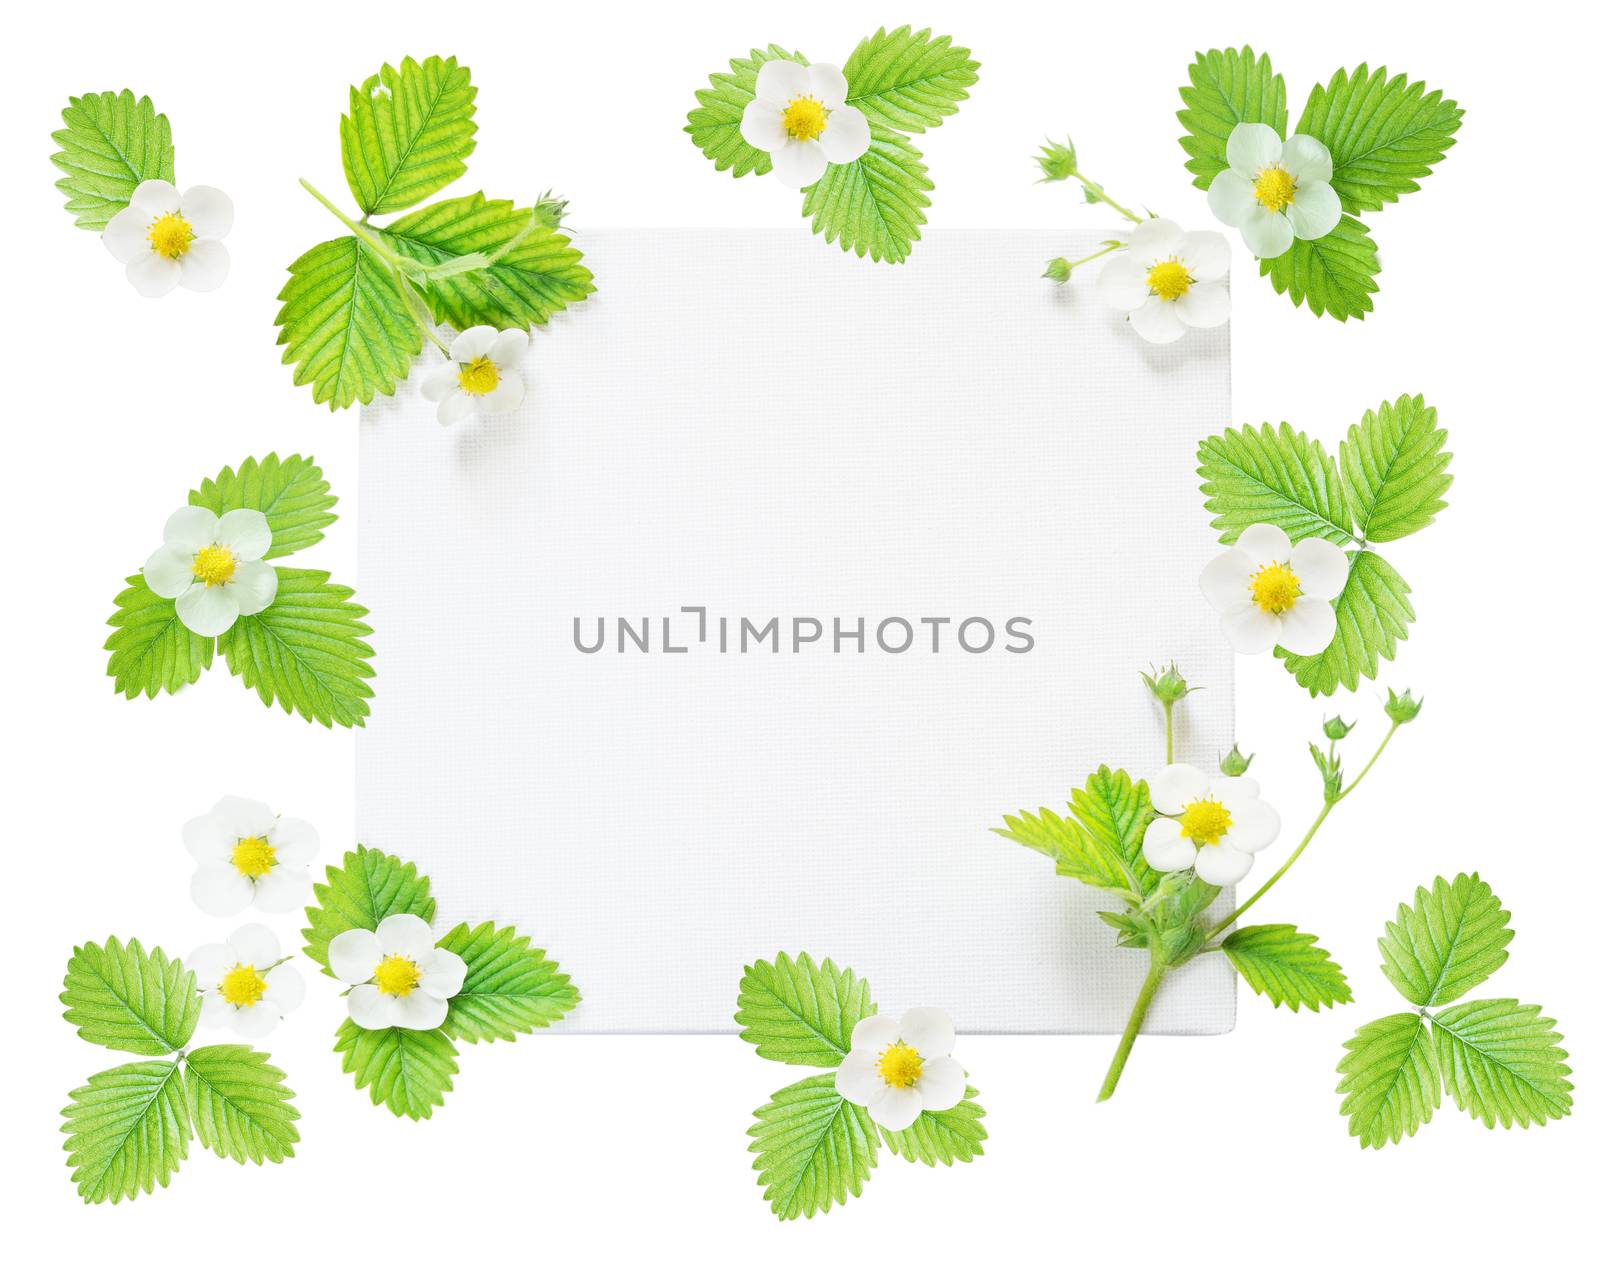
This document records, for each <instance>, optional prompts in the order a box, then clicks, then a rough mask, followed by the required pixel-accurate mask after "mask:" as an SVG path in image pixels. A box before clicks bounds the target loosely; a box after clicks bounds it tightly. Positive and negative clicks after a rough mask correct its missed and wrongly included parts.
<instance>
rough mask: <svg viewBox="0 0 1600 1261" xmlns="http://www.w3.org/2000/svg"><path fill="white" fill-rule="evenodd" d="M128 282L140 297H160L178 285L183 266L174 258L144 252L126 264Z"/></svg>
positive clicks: (181, 276) (181, 277)
mask: <svg viewBox="0 0 1600 1261" xmlns="http://www.w3.org/2000/svg"><path fill="white" fill-rule="evenodd" d="M127 274H128V283H129V284H131V285H132V286H133V287H134V289H135V290H137V291H138V293H139V296H140V297H142V298H161V297H165V296H166V295H167V294H169V293H171V292H172V291H173V290H174V289H176V288H177V287H178V282H179V281H180V280H182V279H183V268H181V267H179V266H178V260H177V259H175V258H162V257H161V255H159V254H156V253H150V254H146V255H145V256H144V257H142V258H139V259H135V260H134V261H133V262H131V263H129V264H128V273H127Z"/></svg>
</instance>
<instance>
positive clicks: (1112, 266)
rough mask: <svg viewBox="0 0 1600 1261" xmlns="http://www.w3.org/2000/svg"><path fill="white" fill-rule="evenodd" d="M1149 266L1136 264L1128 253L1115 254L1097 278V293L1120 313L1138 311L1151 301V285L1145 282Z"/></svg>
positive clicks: (1095, 283) (1095, 285)
mask: <svg viewBox="0 0 1600 1261" xmlns="http://www.w3.org/2000/svg"><path fill="white" fill-rule="evenodd" d="M1149 270H1150V269H1149V266H1148V265H1147V264H1141V263H1137V262H1135V261H1134V260H1133V259H1132V258H1130V257H1129V256H1128V254H1127V252H1126V251H1124V252H1123V253H1120V254H1113V255H1112V256H1111V257H1110V258H1108V259H1107V260H1106V261H1105V263H1104V265H1102V266H1101V268H1100V274H1099V275H1098V276H1096V277H1095V282H1094V287H1095V291H1096V292H1097V293H1099V295H1100V297H1101V298H1102V299H1103V300H1104V301H1105V303H1106V305H1107V306H1110V307H1112V308H1113V309H1115V310H1118V311H1136V310H1138V309H1139V308H1140V307H1142V306H1143V305H1144V304H1145V303H1146V302H1148V301H1149V300H1150V285H1149V284H1148V283H1147V281H1146V280H1145V276H1146V275H1147V274H1148V272H1149Z"/></svg>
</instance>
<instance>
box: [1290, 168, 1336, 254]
mask: <svg viewBox="0 0 1600 1261" xmlns="http://www.w3.org/2000/svg"><path fill="white" fill-rule="evenodd" d="M1343 214H1344V207H1343V206H1341V205H1340V204H1339V194H1338V193H1336V192H1334V191H1333V185H1332V184H1324V183H1322V182H1320V181H1319V182H1317V183H1315V184H1302V185H1300V187H1299V188H1297V189H1295V193H1294V200H1293V201H1291V202H1290V203H1289V204H1288V205H1287V206H1285V207H1284V209H1283V215H1284V218H1286V219H1288V221H1289V226H1290V227H1291V228H1292V229H1293V230H1294V234H1295V235H1296V236H1297V237H1299V238H1300V239H1301V240H1302V241H1315V240H1316V239H1317V238H1318V237H1324V236H1327V235H1328V233H1330V232H1332V231H1333V230H1334V229H1335V228H1336V227H1338V226H1339V220H1340V218H1341V217H1342V216H1343Z"/></svg>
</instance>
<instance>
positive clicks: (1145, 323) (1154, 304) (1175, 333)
mask: <svg viewBox="0 0 1600 1261" xmlns="http://www.w3.org/2000/svg"><path fill="white" fill-rule="evenodd" d="M1176 305H1177V303H1175V302H1163V301H1162V300H1161V299H1160V298H1157V297H1152V298H1151V299H1150V301H1148V302H1146V303H1145V304H1144V305H1143V306H1142V307H1139V308H1138V309H1137V310H1135V311H1134V312H1133V313H1132V314H1130V315H1129V316H1128V323H1130V324H1132V325H1133V331H1134V332H1136V333H1138V334H1139V336H1140V337H1142V338H1144V339H1145V341H1147V342H1152V343H1154V344H1155V345H1157V346H1165V345H1168V344H1170V343H1171V342H1175V341H1177V340H1178V338H1180V337H1182V336H1183V335H1184V334H1185V333H1187V332H1188V331H1189V329H1188V326H1187V325H1186V324H1184V322H1183V321H1182V320H1180V319H1179V318H1178V313H1177V312H1176V311H1175V310H1173V307H1175V306H1176Z"/></svg>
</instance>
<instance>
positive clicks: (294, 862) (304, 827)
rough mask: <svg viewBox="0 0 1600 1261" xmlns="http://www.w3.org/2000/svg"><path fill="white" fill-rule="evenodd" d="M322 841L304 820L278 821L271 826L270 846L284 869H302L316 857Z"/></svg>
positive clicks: (314, 829)
mask: <svg viewBox="0 0 1600 1261" xmlns="http://www.w3.org/2000/svg"><path fill="white" fill-rule="evenodd" d="M321 844H322V841H321V839H320V838H319V837H318V836H317V830H316V828H314V827H312V826H311V825H310V824H309V823H307V822H306V821H305V820H304V819H279V820H278V821H277V822H276V823H274V824H273V825H272V846H273V848H274V849H276V850H277V851H278V853H277V859H278V861H279V862H280V863H282V864H283V865H284V866H286V867H303V866H305V865H306V864H307V863H309V862H310V861H311V860H312V859H313V858H315V857H316V855H317V850H318V848H319V847H320V846H321Z"/></svg>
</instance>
